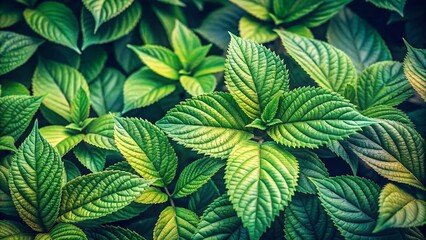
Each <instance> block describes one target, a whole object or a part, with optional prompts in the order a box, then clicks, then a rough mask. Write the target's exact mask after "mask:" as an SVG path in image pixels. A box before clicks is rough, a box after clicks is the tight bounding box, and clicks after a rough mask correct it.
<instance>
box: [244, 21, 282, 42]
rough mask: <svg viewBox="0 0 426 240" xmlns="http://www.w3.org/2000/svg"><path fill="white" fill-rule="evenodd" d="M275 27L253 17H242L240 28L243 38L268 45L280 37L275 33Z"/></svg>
mask: <svg viewBox="0 0 426 240" xmlns="http://www.w3.org/2000/svg"><path fill="white" fill-rule="evenodd" d="M273 27H274V26H273V25H269V24H266V23H265V22H262V21H259V20H258V19H256V18H253V17H252V16H244V17H242V18H241V19H240V22H239V26H238V28H239V30H240V36H241V37H242V38H244V39H248V40H252V41H255V42H257V43H267V42H271V41H273V40H275V39H276V38H277V37H278V36H277V34H276V33H275V32H274V31H273Z"/></svg>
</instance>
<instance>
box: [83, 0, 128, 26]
mask: <svg viewBox="0 0 426 240" xmlns="http://www.w3.org/2000/svg"><path fill="white" fill-rule="evenodd" d="M132 3H133V0H125V1H122V0H121V1H120V0H83V4H84V6H85V7H86V8H87V10H89V11H90V12H91V13H92V15H93V18H94V19H95V22H96V25H95V31H94V32H95V33H96V31H97V30H98V28H99V27H100V26H101V25H102V24H103V23H104V22H107V21H109V20H111V19H112V18H114V17H116V16H118V15H119V14H120V13H122V12H123V11H124V10H126V8H128V7H129V6H130V4H132Z"/></svg>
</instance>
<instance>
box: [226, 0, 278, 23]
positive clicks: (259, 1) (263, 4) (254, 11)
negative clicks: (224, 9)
mask: <svg viewBox="0 0 426 240" xmlns="http://www.w3.org/2000/svg"><path fill="white" fill-rule="evenodd" d="M231 2H232V3H234V4H235V5H237V6H238V7H240V8H242V9H244V10H245V11H247V12H248V13H250V14H251V15H253V16H255V17H256V18H258V19H260V20H264V21H266V20H271V15H270V13H269V9H270V8H269V7H270V6H268V5H269V2H270V1H263V0H231Z"/></svg>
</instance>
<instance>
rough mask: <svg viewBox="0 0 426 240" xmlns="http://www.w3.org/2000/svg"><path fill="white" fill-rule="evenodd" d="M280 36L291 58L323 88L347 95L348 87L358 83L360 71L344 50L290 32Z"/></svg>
mask: <svg viewBox="0 0 426 240" xmlns="http://www.w3.org/2000/svg"><path fill="white" fill-rule="evenodd" d="M278 35H279V36H280V37H281V40H282V42H283V44H284V47H285V48H286V49H287V52H288V54H290V56H291V57H292V58H294V59H295V60H296V62H297V63H298V64H299V65H300V66H301V67H302V68H303V70H305V72H307V73H308V74H309V76H310V77H311V78H312V79H313V80H314V81H315V82H316V83H317V84H318V85H319V86H320V87H322V88H325V89H327V90H330V91H333V92H337V93H340V94H343V93H344V90H345V87H346V85H348V84H354V83H355V82H356V79H357V73H356V69H355V67H354V65H353V64H352V61H351V59H350V58H349V57H348V56H347V55H346V54H345V53H343V52H342V51H341V50H339V49H337V48H335V47H333V46H331V45H329V44H328V43H326V42H322V41H318V40H314V39H310V38H306V37H302V36H299V35H296V34H293V33H289V32H286V31H279V32H278Z"/></svg>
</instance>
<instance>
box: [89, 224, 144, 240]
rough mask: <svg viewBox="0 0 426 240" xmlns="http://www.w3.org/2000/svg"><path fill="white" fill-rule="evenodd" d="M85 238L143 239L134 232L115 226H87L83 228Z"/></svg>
mask: <svg viewBox="0 0 426 240" xmlns="http://www.w3.org/2000/svg"><path fill="white" fill-rule="evenodd" d="M85 232H86V235H87V238H88V239H90V240H111V239H120V240H144V239H145V238H143V237H142V236H140V235H139V234H137V233H136V232H134V231H132V230H129V229H126V228H122V227H116V226H101V227H95V228H88V229H86V230H85Z"/></svg>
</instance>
